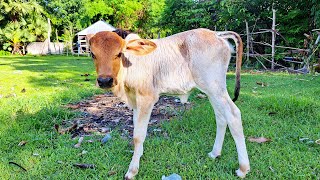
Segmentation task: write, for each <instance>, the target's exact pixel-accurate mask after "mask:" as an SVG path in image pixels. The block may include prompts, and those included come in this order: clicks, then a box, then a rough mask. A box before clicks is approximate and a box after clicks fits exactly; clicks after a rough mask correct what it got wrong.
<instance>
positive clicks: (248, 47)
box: [246, 20, 250, 62]
mask: <svg viewBox="0 0 320 180" xmlns="http://www.w3.org/2000/svg"><path fill="white" fill-rule="evenodd" d="M246 30H247V61H248V62H249V58H250V51H249V49H250V45H249V43H250V36H249V25H248V21H247V20H246Z"/></svg>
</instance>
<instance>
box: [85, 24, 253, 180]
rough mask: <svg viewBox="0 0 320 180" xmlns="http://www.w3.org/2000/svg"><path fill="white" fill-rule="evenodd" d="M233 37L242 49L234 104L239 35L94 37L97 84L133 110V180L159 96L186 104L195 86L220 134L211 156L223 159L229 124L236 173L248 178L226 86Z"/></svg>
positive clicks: (237, 120) (236, 118) (104, 34)
mask: <svg viewBox="0 0 320 180" xmlns="http://www.w3.org/2000/svg"><path fill="white" fill-rule="evenodd" d="M228 38H232V39H233V40H234V41H235V42H236V49H237V50H236V51H237V59H236V87H235V97H234V99H233V100H234V101H235V100H236V99H237V98H238V95H239V90H240V66H241V59H242V51H243V50H242V48H243V45H242V40H241V38H240V37H239V35H238V34H236V33H234V32H214V31H210V30H208V29H195V30H190V31H186V32H182V33H179V34H176V35H173V36H170V37H167V38H163V39H152V40H146V39H141V38H139V36H137V35H135V34H133V35H132V34H129V35H128V36H127V37H126V38H125V39H123V38H121V37H120V36H119V35H118V34H117V33H115V32H99V33H97V34H96V35H94V36H93V37H92V38H91V39H90V47H91V52H92V58H93V59H94V64H95V67H96V72H97V75H98V77H97V85H98V86H99V87H101V88H105V89H110V88H111V89H112V91H113V93H114V94H115V95H116V96H118V97H121V98H122V100H124V101H125V102H126V103H127V104H128V105H129V106H130V107H131V108H132V109H133V124H134V133H133V142H134V153H133V157H132V161H131V163H130V165H129V169H128V172H127V173H126V175H125V178H126V179H133V177H134V176H135V175H136V174H137V173H138V169H139V162H140V157H141V156H142V154H143V142H144V140H145V138H146V133H147V126H148V122H149V119H150V114H151V111H152V108H153V105H154V104H155V103H156V102H157V101H158V98H159V96H160V95H161V94H172V95H177V96H179V97H180V98H181V100H182V102H185V101H186V100H187V99H188V95H189V94H190V91H191V90H192V89H194V88H198V89H200V90H201V91H202V92H204V93H206V94H207V95H208V98H209V100H210V102H211V104H212V106H213V108H214V111H215V117H216V122H217V123H216V124H217V132H216V139H215V143H214V145H213V149H212V151H211V152H210V153H209V156H210V157H211V158H216V157H218V156H220V155H221V149H222V144H223V140H224V135H225V132H226V127H227V125H228V126H229V129H230V131H231V134H232V136H233V138H234V141H235V143H236V147H237V152H238V159H239V164H240V168H239V169H238V170H237V171H236V173H237V175H238V176H239V177H245V175H246V174H247V172H249V170H250V166H249V159H248V154H247V150H246V145H245V138H244V134H243V128H242V122H241V114H240V110H239V109H238V108H237V106H236V105H235V104H234V103H233V101H232V100H231V99H230V96H229V94H228V92H227V88H226V73H227V69H228V65H229V61H230V57H231V51H232V49H231V48H230V45H229V43H228V42H227V40H226V39H228Z"/></svg>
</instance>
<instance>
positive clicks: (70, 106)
mask: <svg viewBox="0 0 320 180" xmlns="http://www.w3.org/2000/svg"><path fill="white" fill-rule="evenodd" d="M65 107H66V108H69V109H79V108H80V107H81V106H80V104H68V105H66V106H65Z"/></svg>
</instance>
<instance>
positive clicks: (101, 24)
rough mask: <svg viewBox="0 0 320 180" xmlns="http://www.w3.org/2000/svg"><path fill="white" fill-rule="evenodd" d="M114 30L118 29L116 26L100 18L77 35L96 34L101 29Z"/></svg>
mask: <svg viewBox="0 0 320 180" xmlns="http://www.w3.org/2000/svg"><path fill="white" fill-rule="evenodd" d="M114 30H116V28H115V27H113V26H111V25H110V24H108V23H106V22H105V21H102V20H100V21H97V22H96V23H94V24H92V25H91V26H89V27H87V28H85V29H84V30H82V31H80V32H78V33H77V35H87V34H96V33H97V32H100V31H114Z"/></svg>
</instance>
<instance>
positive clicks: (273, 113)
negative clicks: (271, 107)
mask: <svg viewBox="0 0 320 180" xmlns="http://www.w3.org/2000/svg"><path fill="white" fill-rule="evenodd" d="M276 114H277V112H269V113H268V115H269V116H273V115H276Z"/></svg>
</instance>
